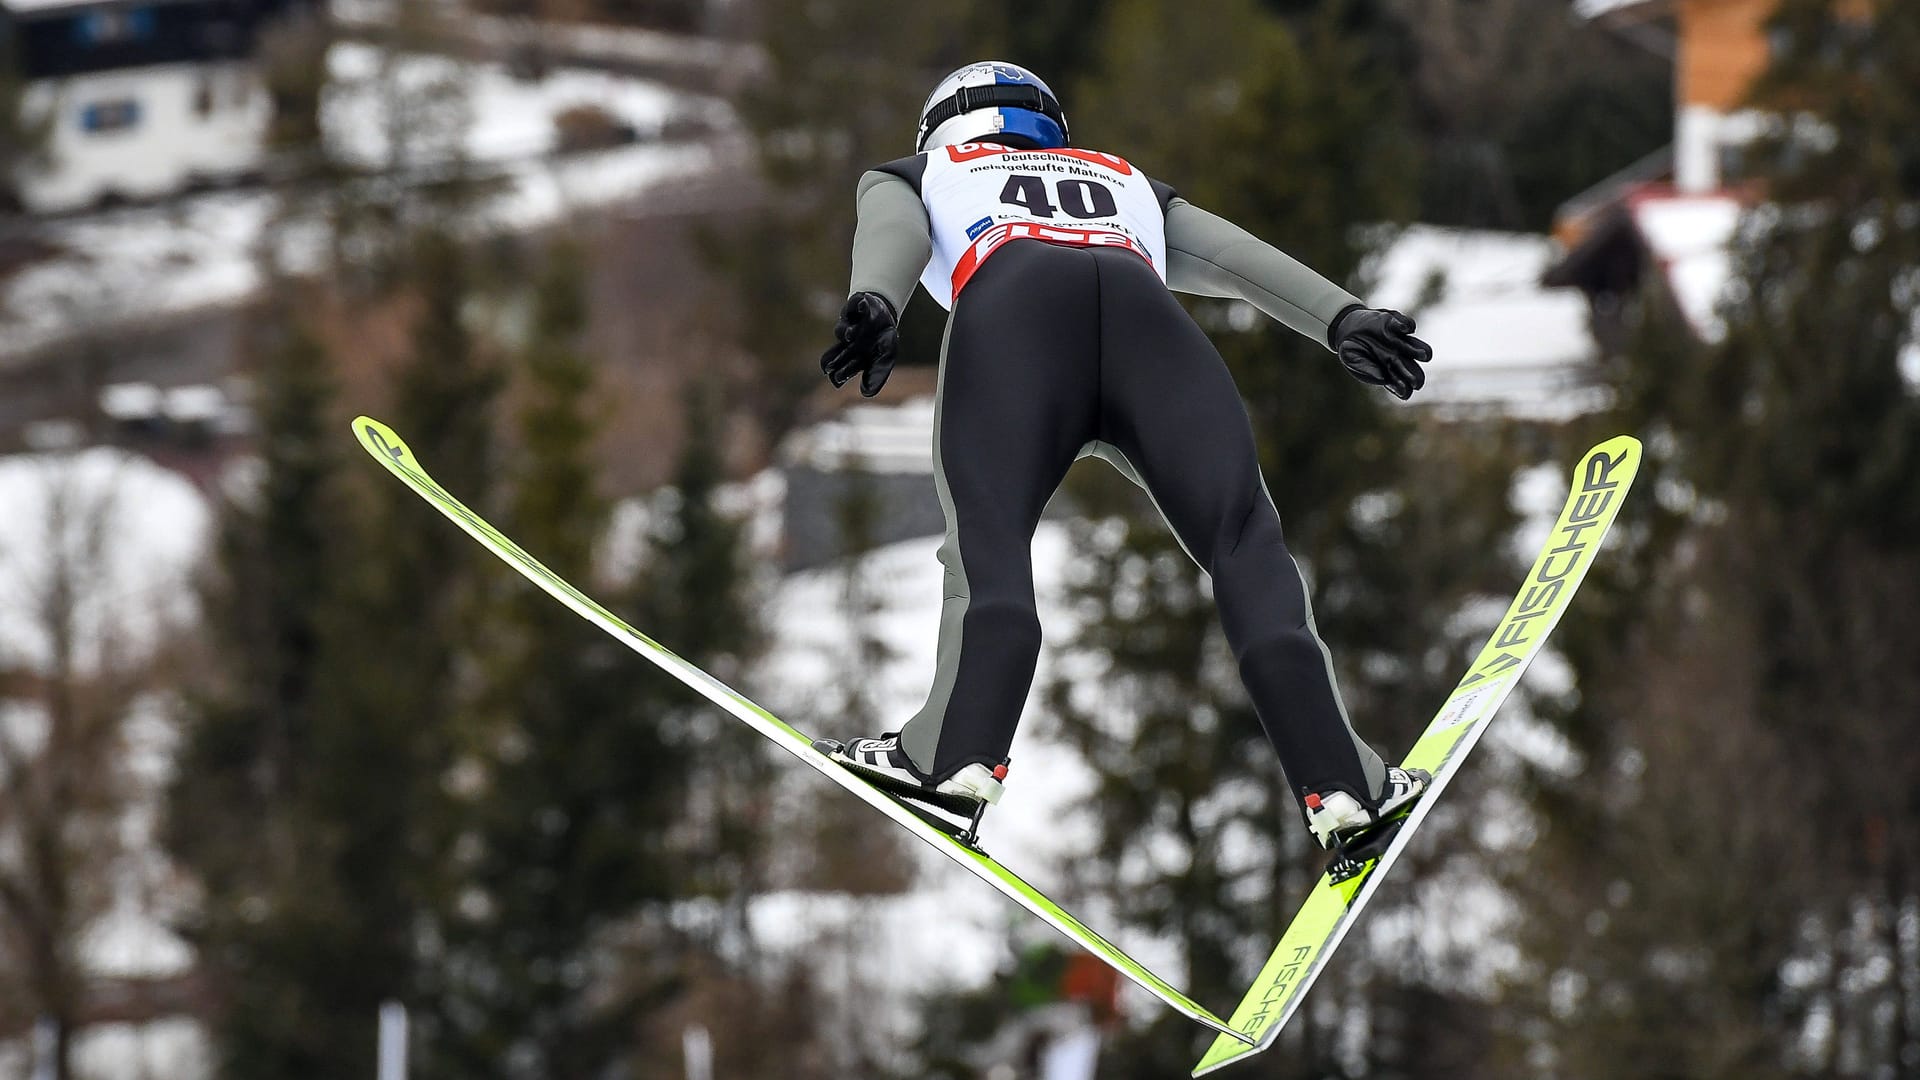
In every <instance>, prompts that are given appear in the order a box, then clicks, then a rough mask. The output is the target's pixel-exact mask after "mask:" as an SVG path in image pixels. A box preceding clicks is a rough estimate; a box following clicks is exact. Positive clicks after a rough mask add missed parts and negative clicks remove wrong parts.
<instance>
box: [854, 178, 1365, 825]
mask: <svg viewBox="0 0 1920 1080" xmlns="http://www.w3.org/2000/svg"><path fill="white" fill-rule="evenodd" d="M915 279H919V280H921V281H922V282H923V283H924V284H925V285H926V287H927V291H928V292H929V293H931V294H932V295H933V296H934V298H935V299H936V300H939V301H940V302H942V303H943V304H945V305H946V306H948V307H949V308H950V309H951V311H952V313H953V314H952V318H951V320H950V321H949V323H948V327H947V337H946V341H945V343H944V345H943V347H942V350H941V357H940V373H939V390H938V393H937V398H936V404H935V410H934V436H933V438H934V447H933V452H934V453H933V458H934V483H935V487H936V489H937V491H938V493H939V497H940V504H941V508H942V510H943V511H944V512H945V515H946V522H947V532H946V540H945V543H943V544H942V545H941V548H940V561H941V562H942V564H943V565H944V566H945V568H946V585H945V593H944V596H945V602H944V605H943V607H942V609H941V615H940V639H939V647H938V662H937V666H936V669H935V676H934V683H933V688H932V690H931V692H930V693H929V694H928V697H927V702H926V705H925V706H924V707H923V708H922V709H921V710H920V711H919V713H918V714H916V715H915V716H914V717H913V718H912V719H911V720H909V721H908V722H907V723H906V725H905V726H904V727H903V728H902V729H901V733H900V745H901V747H902V749H904V750H905V752H906V753H907V755H908V757H909V758H910V759H911V760H912V761H913V763H914V765H915V767H916V768H918V769H920V770H921V771H922V772H925V773H927V774H929V775H930V776H931V777H932V778H933V779H935V780H939V779H943V778H945V777H947V776H950V775H952V774H953V773H954V772H955V771H956V770H958V769H960V768H961V767H963V766H965V765H967V764H969V763H974V762H979V763H981V764H984V765H986V766H987V767H988V768H992V767H993V766H994V765H995V764H997V763H998V762H1000V761H1001V760H1002V759H1003V758H1005V757H1006V756H1007V751H1008V748H1009V747H1010V746H1011V745H1012V742H1013V735H1014V729H1015V727H1016V726H1017V725H1018V724H1019V721H1020V714H1021V710H1022V708H1023V706H1024V704H1025V702H1026V697H1027V692H1028V689H1029V688H1030V686H1031V684H1032V682H1033V673H1034V665H1035V662H1036V660H1037V658H1038V655H1039V651H1040V622H1039V618H1038V616H1037V614H1036V611H1035V605H1034V592H1033V567H1032V560H1031V554H1030V552H1031V544H1032V540H1033V533H1034V530H1035V528H1036V527H1037V526H1038V525H1039V521H1040V514H1041V511H1042V510H1043V509H1044V508H1045V506H1046V504H1047V500H1048V499H1049V498H1050V497H1051V496H1052V494H1053V492H1054V489H1055V488H1056V487H1058V486H1059V484H1060V482H1061V480H1062V479H1064V478H1065V476H1066V473H1067V469H1068V468H1069V467H1070V466H1071V465H1072V464H1073V462H1074V460H1075V459H1076V458H1078V457H1082V456H1087V455H1095V456H1099V457H1101V458H1103V459H1105V460H1107V461H1108V462H1110V463H1112V464H1113V465H1114V466H1115V467H1116V468H1118V469H1120V470H1121V471H1122V472H1123V473H1125V474H1126V475H1127V476H1128V477H1129V478H1130V479H1132V480H1133V481H1134V482H1136V483H1138V484H1140V485H1141V486H1142V487H1144V488H1145V489H1146V491H1147V493H1148V494H1149V495H1150V496H1151V497H1152V499H1153V501H1154V504H1155V506H1156V507H1158V509H1159V510H1160V512H1161V514H1162V515H1163V516H1164V517H1165V518H1166V520H1167V523H1168V524H1169V525H1170V526H1171V527H1172V529H1173V531H1174V533H1175V535H1176V536H1177V537H1178V538H1179V540H1180V543H1181V545H1182V546H1183V547H1184V548H1185V549H1186V551H1187V553H1188V554H1189V555H1190V556H1192V558H1193V559H1194V561H1195V562H1197V563H1198V564H1199V565H1200V567H1201V568H1202V569H1203V570H1205V571H1206V572H1207V573H1208V574H1209V575H1211V576H1212V579H1213V586H1214V596H1215V597H1216V601H1217V603H1218V605H1219V611H1220V620H1221V623H1222V625H1223V627H1224V629H1225V631H1226V636H1227V641H1228V643H1229V644H1230V645H1231V647H1232V650H1233V655H1234V658H1235V660H1236V661H1237V663H1238V665H1239V670H1240V676H1241V679H1242V681H1243V682H1244V683H1245V684H1246V688H1247V692H1248V694H1249V696H1250V697H1251V698H1252V700H1253V703H1254V707H1255V709H1256V711H1257V712H1258V714H1259V716H1260V720H1261V724H1262V726H1263V727H1264V728H1265V729H1266V733H1267V736H1268V738H1269V739H1270V740H1271V741H1272V743H1273V746H1274V749H1275V750H1276V751H1277V752H1278V754H1279V757H1280V761H1281V765H1282V767H1283V768H1284V769H1285V770H1286V773H1287V776H1288V778H1289V781H1290V783H1291V785H1292V787H1293V790H1294V793H1295V797H1296V798H1300V797H1302V796H1303V795H1304V794H1305V793H1306V792H1309V791H1313V792H1325V791H1328V790H1330V789H1335V788H1338V789H1344V790H1347V791H1350V792H1352V793H1353V794H1354V795H1355V796H1356V797H1358V798H1360V799H1362V800H1364V801H1367V802H1373V801H1374V800H1375V799H1377V797H1378V796H1379V794H1380V791H1381V788H1382V784H1383V780H1384V777H1385V766H1384V765H1383V763H1382V762H1381V760H1380V758H1379V756H1378V755H1377V754H1375V753H1374V752H1373V750H1372V749H1371V748H1369V747H1368V746H1367V744H1366V743H1364V742H1362V741H1361V740H1360V739H1359V738H1358V737H1357V736H1356V735H1355V734H1354V732H1353V729H1352V727H1351V725H1350V724H1349V722H1348V719H1347V715H1346V709H1345V706H1344V705H1343V704H1342V702H1341V700H1340V695H1339V691H1338V689H1337V688H1336V686H1335V682H1334V676H1333V667H1332V660H1331V657H1330V656H1329V654H1328V652H1327V649H1326V647H1325V646H1324V645H1323V644H1322V643H1321V641H1320V639H1319V636H1318V634H1317V633H1316V632H1315V629H1314V624H1313V614H1312V611H1311V609H1310V607H1309V604H1308V601H1307V593H1306V587H1305V584H1304V582H1303V581H1302V579H1301V576H1300V572H1299V569H1298V567H1297V566H1296V565H1295V564H1294V561H1293V557H1292V556H1291V555H1290V554H1289V553H1288V551H1287V546H1286V542H1285V540H1284V539H1283V537H1282V535H1281V530H1280V515H1279V512H1278V511H1277V510H1276V509H1275V508H1274V504H1273V500H1272V499H1271V497H1270V496H1269V495H1268V493H1267V490H1266V486H1265V483H1264V481H1263V479H1262V478H1261V475H1260V469H1259V462H1258V459H1257V456H1256V452H1255V447H1254V438H1253V429H1252V426H1251V424H1250V422H1249V420H1248V418H1247V412H1246V406H1245V404H1244V403H1243V402H1242V401H1241V398H1240V394H1239V390H1238V389H1237V388H1236V387H1235V385H1234V383H1233V379H1232V377H1231V375H1230V374H1229V373H1228V371H1227V367H1226V364H1225V362H1224V361H1222V360H1221V358H1220V354H1219V353H1218V352H1217V351H1216V350H1215V349H1214V347H1213V344H1212V343H1211V342H1210V341H1209V340H1208V339H1207V337H1206V335H1205V334H1204V333H1203V332H1202V331H1201V330H1200V328H1199V326H1197V325H1196V324H1195V323H1194V321H1193V320H1192V319H1191V318H1190V317H1189V316H1188V315H1187V312H1186V310H1185V309H1184V308H1182V307H1181V306H1180V304H1179V302H1178V301H1176V300H1175V299H1174V298H1173V295H1172V294H1171V293H1170V292H1169V291H1168V290H1169V288H1172V289H1178V290H1180V291H1182V292H1189V293H1195V294H1199V295H1203V296H1215V297H1234V298H1239V299H1243V300H1245V301H1247V302H1249V303H1251V304H1253V305H1254V306H1255V307H1258V308H1259V309H1260V310H1262V311H1264V312H1266V313H1267V314H1268V315H1270V316H1272V317H1274V318H1275V319H1278V320H1279V321H1281V322H1283V323H1285V324H1286V325H1288V326H1290V327H1292V328H1293V329H1295V330H1297V331H1299V332H1301V333H1303V334H1306V335H1308V336H1310V337H1312V338H1314V339H1316V340H1318V341H1321V342H1322V343H1325V342H1326V340H1327V332H1328V323H1329V322H1330V321H1331V320H1332V319H1334V318H1335V317H1336V316H1337V315H1338V314H1339V313H1340V311H1341V310H1342V309H1343V308H1345V307H1347V306H1348V305H1350V304H1356V303H1358V302H1359V301H1358V300H1356V299H1355V298H1354V297H1353V296H1352V295H1350V294H1349V293H1347V292H1346V291H1345V290H1343V289H1341V288H1339V287H1338V286H1336V285H1334V284H1333V283H1332V282H1329V281H1327V280H1326V279H1325V278H1323V277H1321V276H1320V275H1318V274H1316V273H1314V272H1313V271H1312V270H1309V269H1308V268H1306V267H1305V266H1302V265H1301V264H1300V263H1298V262H1296V261H1294V260H1293V259H1291V258H1289V257H1288V256H1286V255H1284V254H1282V253H1281V252H1279V251H1277V250H1275V249H1274V248H1272V247H1270V246H1268V245H1266V244H1264V243H1262V242H1261V241H1259V240H1257V239H1255V238H1254V237H1253V236H1251V235H1249V234H1248V233H1246V232H1245V231H1244V230H1242V229H1240V228H1239V227H1238V226H1235V225H1232V224H1230V223H1228V222H1227V221H1225V220H1223V219H1221V218H1219V217H1216V216H1214V215H1213V214H1210V213H1208V212H1206V211H1205V210H1201V209H1199V208H1198V207H1195V206H1193V205H1191V204H1190V203H1188V202H1186V201H1185V200H1183V199H1181V198H1179V197H1178V196H1176V195H1175V194H1174V192H1173V190H1172V189H1171V188H1169V187H1167V186H1166V185H1164V184H1161V183H1159V182H1158V181H1154V180H1150V179H1149V178H1147V177H1146V176H1144V175H1143V174H1142V173H1141V172H1140V171H1139V170H1138V169H1137V168H1135V167H1133V166H1132V165H1131V164H1130V163H1128V162H1126V161H1124V160H1122V159H1120V158H1117V157H1114V156H1112V155H1109V154H1101V153H1096V152H1093V151H1088V150H1083V149H1077V148H1075V149H1057V150H1014V149H1009V148H1007V147H1004V146H999V145H996V144H991V143H967V144H960V145H956V146H943V147H936V148H933V149H930V150H929V151H928V152H926V153H923V154H919V155H916V156H914V157H910V158H904V159H901V160H899V161H895V162H891V163H889V164H887V165H884V166H881V167H880V168H878V169H876V170H874V171H871V172H869V173H867V174H866V175H865V176H863V177H862V178H861V181H860V186H859V224H858V227H857V229H856V232H855V236H854V245H853V277H852V284H851V288H850V289H849V292H850V293H858V292H863V291H865V292H875V293H878V294H880V295H881V296H884V297H885V298H886V299H887V300H888V302H890V303H891V304H892V305H893V307H894V310H896V311H898V310H900V309H901V308H903V307H904V306H905V304H906V301H907V299H908V297H909V296H910V295H911V293H912V289H913V283H914V281H915Z"/></svg>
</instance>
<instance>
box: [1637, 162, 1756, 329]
mask: <svg viewBox="0 0 1920 1080" xmlns="http://www.w3.org/2000/svg"><path fill="white" fill-rule="evenodd" d="M1743 209H1744V207H1743V206H1742V204H1741V202H1740V200H1738V199H1736V198H1733V197H1732V196H1730V195H1666V194H1653V193H1648V194H1644V195H1642V196H1640V197H1638V198H1635V199H1633V200H1631V201H1630V202H1629V203H1628V210H1629V213H1631V214H1632V217H1633V223H1634V226H1635V228H1637V229H1638V230H1639V232H1640V238H1641V240H1642V242H1643V243H1645V245H1646V248H1647V251H1648V253H1649V254H1651V255H1652V256H1653V258H1654V260H1655V262H1656V263H1658V265H1659V266H1660V270H1661V273H1662V274H1663V275H1664V276H1665V277H1666V281H1667V287H1668V288H1669V289H1670V290H1671V291H1672V293H1673V299H1674V302H1675V303H1677V304H1678V305H1679V306H1680V313H1681V314H1682V315H1685V316H1686V318H1687V324H1688V325H1689V326H1691V327H1693V331H1694V333H1696V334H1698V335H1700V339H1701V340H1702V341H1708V342H1714V341H1719V340H1720V339H1721V338H1723V337H1725V336H1726V332H1727V328H1726V324H1725V323H1724V322H1722V321H1721V319H1720V314H1719V310H1718V309H1719V305H1720V301H1721V299H1722V298H1723V297H1724V296H1725V295H1726V291H1727V285H1728V283H1729V282H1731V281H1732V280H1733V236H1734V231H1735V229H1737V228H1738V227H1739V224H1740V213H1741V211H1742V210H1743Z"/></svg>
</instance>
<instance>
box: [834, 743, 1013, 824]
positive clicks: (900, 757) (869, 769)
mask: <svg viewBox="0 0 1920 1080" xmlns="http://www.w3.org/2000/svg"><path fill="white" fill-rule="evenodd" d="M813 746H814V749H816V750H819V751H820V752H822V753H824V754H826V755H827V756H828V757H830V758H832V759H833V760H835V761H837V762H839V763H840V764H842V765H845V766H846V767H847V768H849V769H851V770H852V771H854V772H856V773H859V774H860V775H861V776H862V777H863V778H865V779H867V780H870V781H872V782H873V784H874V786H876V787H879V788H882V789H884V790H886V791H888V792H891V793H893V794H895V795H900V796H902V797H904V798H909V799H915V798H917V799H920V800H921V801H923V802H930V803H933V804H934V805H936V806H939V807H941V808H942V809H947V808H948V804H954V805H956V806H957V805H959V804H960V803H962V802H964V803H966V804H969V806H971V804H976V803H997V802H999V801H1000V796H1001V795H1002V794H1004V793H1005V792H1006V786H1005V784H1004V781H1005V780H1006V778H1007V763H1006V762H1005V761H1002V762H1001V763H1000V764H999V765H997V766H995V767H993V768H991V769H989V768H987V767H986V766H985V765H981V764H978V763H975V764H972V765H966V766H963V767H962V768H961V769H960V771H959V772H956V773H954V774H953V775H952V776H950V777H948V778H947V779H945V780H942V781H940V782H939V783H934V782H933V781H932V780H930V779H929V778H928V777H927V776H926V775H925V774H924V773H922V772H921V771H920V770H919V769H917V768H915V767H914V764H913V761H912V760H911V759H909V758H908V757H907V752H906V751H905V750H902V749H901V748H900V734H899V732H888V733H887V734H885V735H882V736H880V737H879V738H877V739H854V740H852V741H850V742H845V743H842V742H837V741H835V740H832V739H816V740H814V744H813ZM967 812H971V811H970V810H969V811H967Z"/></svg>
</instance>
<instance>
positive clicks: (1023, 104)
mask: <svg viewBox="0 0 1920 1080" xmlns="http://www.w3.org/2000/svg"><path fill="white" fill-rule="evenodd" d="M1002 106H1007V107H1012V108H1016V109H1031V110H1033V111H1034V112H1037V113H1040V114H1042V115H1044V116H1046V117H1047V118H1048V119H1050V120H1052V121H1053V122H1054V123H1056V124H1059V125H1060V130H1061V131H1065V130H1067V117H1066V114H1065V113H1063V112H1061V111H1060V103H1059V102H1057V101H1055V100H1053V95H1052V94H1049V93H1047V92H1046V91H1045V90H1042V89H1040V88H1039V87H1037V86H1032V85H1029V84H1027V83H998V84H996V85H993V86H963V87H961V88H960V89H959V90H956V91H955V92H954V95H953V96H952V97H950V98H948V99H947V100H945V101H942V102H941V103H939V104H938V105H935V106H934V107H933V108H931V109H928V110H927V115H926V116H925V118H923V119H922V120H921V121H920V138H921V140H922V141H923V142H924V141H925V140H926V137H927V133H928V132H930V131H932V130H933V129H935V128H937V127H939V126H940V125H941V124H944V123H946V122H947V121H949V120H951V119H953V118H954V117H956V116H959V115H960V114H961V113H970V112H972V111H974V110H975V109H992V108H999V107H1002Z"/></svg>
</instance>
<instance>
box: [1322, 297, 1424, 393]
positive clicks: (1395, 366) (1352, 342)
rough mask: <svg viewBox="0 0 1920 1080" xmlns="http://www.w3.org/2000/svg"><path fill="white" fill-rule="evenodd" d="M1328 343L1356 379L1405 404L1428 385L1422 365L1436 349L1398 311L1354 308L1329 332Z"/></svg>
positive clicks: (1347, 311) (1343, 312)
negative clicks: (1418, 335)
mask: <svg viewBox="0 0 1920 1080" xmlns="http://www.w3.org/2000/svg"><path fill="white" fill-rule="evenodd" d="M1327 342H1328V344H1330V345H1332V346H1333V351H1334V352H1335V353H1338V354H1339V356H1340V362H1341V363H1342V364H1344V365H1346V369H1347V371H1348V372H1350V373H1351V374H1352V375H1353V377H1354V378H1356V379H1359V380H1360V381H1361V382H1363V383H1370V384H1372V385H1374V386H1384V387H1386V388H1387V389H1388V390H1390V391H1392V392H1393V395H1394V396H1395V397H1397V398H1399V399H1400V400H1402V401H1405V400H1407V399H1408V398H1410V397H1412V396H1413V392H1414V391H1415V390H1418V389H1420V388H1421V387H1422V386H1425V385H1426V383H1427V373H1426V372H1425V371H1422V370H1421V369H1420V365H1421V364H1424V363H1426V362H1427V361H1429V360H1432V359H1433V348H1432V347H1431V346H1429V345H1428V344H1427V343H1426V342H1424V341H1421V340H1420V339H1419V338H1417V337H1414V336H1413V319H1412V318H1410V317H1408V316H1406V315H1402V314H1400V313H1399V312H1397V311H1386V310H1382V309H1377V308H1369V307H1361V306H1360V305H1359V304H1352V305H1349V306H1348V307H1347V309H1346V310H1345V311H1342V312H1341V313H1340V315H1339V317H1338V318H1336V319H1334V320H1333V325H1332V326H1330V327H1328V328H1327Z"/></svg>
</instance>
